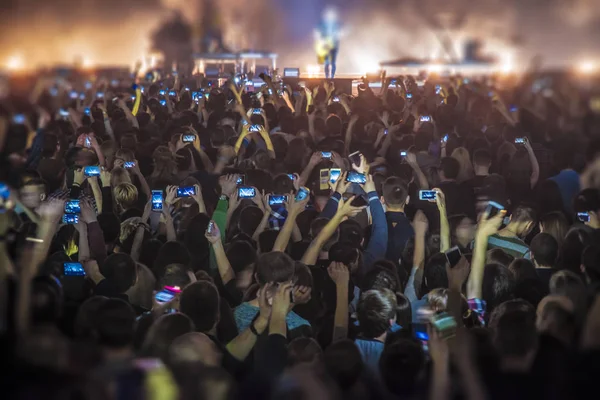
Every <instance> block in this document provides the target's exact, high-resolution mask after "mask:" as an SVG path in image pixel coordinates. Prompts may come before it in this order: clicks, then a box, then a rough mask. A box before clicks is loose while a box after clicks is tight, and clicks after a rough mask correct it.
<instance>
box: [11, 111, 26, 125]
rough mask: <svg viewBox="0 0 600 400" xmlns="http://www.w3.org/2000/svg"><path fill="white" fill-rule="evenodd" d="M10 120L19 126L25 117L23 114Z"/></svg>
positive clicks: (16, 115)
mask: <svg viewBox="0 0 600 400" xmlns="http://www.w3.org/2000/svg"><path fill="white" fill-rule="evenodd" d="M12 120H13V123H14V124H17V125H21V124H24V123H25V116H24V115H23V114H15V115H14V116H13V119H12Z"/></svg>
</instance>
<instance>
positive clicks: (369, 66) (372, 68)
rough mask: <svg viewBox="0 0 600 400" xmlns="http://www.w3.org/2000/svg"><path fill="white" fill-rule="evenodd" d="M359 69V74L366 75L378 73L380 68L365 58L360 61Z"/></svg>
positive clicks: (375, 62)
mask: <svg viewBox="0 0 600 400" xmlns="http://www.w3.org/2000/svg"><path fill="white" fill-rule="evenodd" d="M359 68H360V73H361V74H368V73H370V72H379V70H380V69H381V66H380V65H379V63H378V62H377V61H373V60H370V59H368V58H367V59H363V60H360V65H359Z"/></svg>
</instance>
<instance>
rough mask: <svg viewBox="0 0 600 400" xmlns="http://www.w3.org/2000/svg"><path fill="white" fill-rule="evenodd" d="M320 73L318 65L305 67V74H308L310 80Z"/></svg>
mask: <svg viewBox="0 0 600 400" xmlns="http://www.w3.org/2000/svg"><path fill="white" fill-rule="evenodd" d="M320 72H321V67H320V66H318V65H307V66H306V73H307V74H308V76H309V77H310V78H314V77H315V76H317V75H319V73H320Z"/></svg>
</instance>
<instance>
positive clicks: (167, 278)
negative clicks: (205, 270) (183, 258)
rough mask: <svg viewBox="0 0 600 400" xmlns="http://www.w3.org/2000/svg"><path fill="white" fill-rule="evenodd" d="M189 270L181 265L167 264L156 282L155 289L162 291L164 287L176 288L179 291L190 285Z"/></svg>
mask: <svg viewBox="0 0 600 400" xmlns="http://www.w3.org/2000/svg"><path fill="white" fill-rule="evenodd" d="M190 272H191V270H190V269H189V267H187V266H186V265H183V264H169V265H167V266H166V267H165V269H164V272H163V274H162V276H161V277H160V278H159V279H158V280H157V281H156V289H157V290H162V288H164V287H165V286H177V287H179V288H181V289H183V288H185V287H186V286H187V285H189V284H190V283H192V278H191V277H190Z"/></svg>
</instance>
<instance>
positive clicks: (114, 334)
mask: <svg viewBox="0 0 600 400" xmlns="http://www.w3.org/2000/svg"><path fill="white" fill-rule="evenodd" d="M92 323H93V325H94V326H93V329H94V337H95V338H96V340H97V342H98V344H99V345H101V346H106V347H113V348H123V347H126V346H129V345H131V344H132V343H133V338H134V326H135V312H134V311H133V308H132V307H131V306H130V305H129V304H128V303H127V302H125V301H123V300H121V299H106V300H105V301H104V302H102V303H101V304H100V305H99V306H98V308H97V309H96V313H95V315H94V319H93V322H92Z"/></svg>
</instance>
